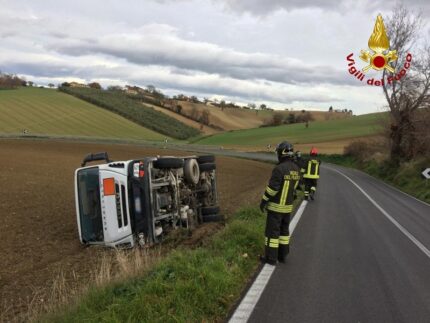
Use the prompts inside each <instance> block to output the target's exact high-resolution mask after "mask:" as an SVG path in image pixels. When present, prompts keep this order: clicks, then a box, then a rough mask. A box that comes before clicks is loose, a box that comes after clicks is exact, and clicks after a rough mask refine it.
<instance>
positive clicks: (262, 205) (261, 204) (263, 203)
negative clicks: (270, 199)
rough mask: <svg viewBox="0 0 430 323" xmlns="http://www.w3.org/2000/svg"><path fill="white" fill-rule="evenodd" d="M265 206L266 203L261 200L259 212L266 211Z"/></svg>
mask: <svg viewBox="0 0 430 323" xmlns="http://www.w3.org/2000/svg"><path fill="white" fill-rule="evenodd" d="M266 205H267V201H265V200H261V203H260V210H261V212H264V211H265V210H266Z"/></svg>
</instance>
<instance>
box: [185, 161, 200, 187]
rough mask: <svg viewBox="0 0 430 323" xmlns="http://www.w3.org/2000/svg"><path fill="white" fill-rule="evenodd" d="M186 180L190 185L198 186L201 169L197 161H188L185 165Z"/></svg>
mask: <svg viewBox="0 0 430 323" xmlns="http://www.w3.org/2000/svg"><path fill="white" fill-rule="evenodd" d="M184 176H185V180H186V181H187V182H188V183H189V184H197V183H198V182H199V179H200V169H199V164H198V163H197V160H195V159H187V160H186V161H185V165H184Z"/></svg>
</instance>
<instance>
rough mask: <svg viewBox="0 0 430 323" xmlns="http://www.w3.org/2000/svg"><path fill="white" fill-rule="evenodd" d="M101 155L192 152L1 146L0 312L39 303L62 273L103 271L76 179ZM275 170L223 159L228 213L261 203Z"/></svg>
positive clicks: (222, 192)
mask: <svg viewBox="0 0 430 323" xmlns="http://www.w3.org/2000/svg"><path fill="white" fill-rule="evenodd" d="M99 151H107V152H109V156H110V157H111V158H112V159H114V160H126V159H132V158H139V157H144V156H149V155H163V154H166V155H172V154H177V155H186V154H187V153H185V152H172V151H171V150H168V151H167V150H155V149H144V148H142V147H136V146H129V145H111V144H83V143H65V142H48V141H46V142H44V141H31V140H28V141H24V140H0V152H1V153H0V165H1V170H0V180H1V182H2V190H1V194H0V220H1V223H2V225H1V226H0V236H1V238H2V243H1V244H0V259H1V260H2V263H1V264H2V265H1V266H0V300H1V303H0V312H6V311H7V312H8V313H11V314H12V313H18V312H19V311H23V310H24V309H25V306H26V304H28V300H32V299H33V300H34V298H35V297H36V298H38V300H37V301H41V299H43V297H44V295H45V294H44V293H45V292H46V291H47V290H48V288H49V287H50V286H51V285H52V280H53V279H54V278H55V276H56V274H57V273H58V272H60V271H62V272H64V274H65V275H66V276H69V277H70V276H73V277H75V278H76V277H78V280H79V277H82V278H84V277H88V275H89V273H90V272H91V270H92V269H94V268H95V267H96V266H97V264H98V262H99V260H100V258H101V254H103V252H105V250H104V249H100V248H92V247H90V248H85V247H83V246H81V245H80V243H79V240H78V232H77V227H76V215H75V204H74V191H73V176H74V170H75V169H76V167H78V166H79V165H80V162H81V160H82V158H83V156H84V155H85V154H87V153H89V152H99ZM271 168H272V167H271V166H270V165H268V164H262V163H258V162H254V161H247V160H242V159H232V158H227V157H217V174H218V188H219V197H220V205H221V208H222V212H223V214H231V213H232V212H233V211H234V210H236V209H237V208H238V207H240V206H244V205H247V204H253V205H256V204H257V203H258V201H259V198H260V196H261V193H262V191H263V190H264V186H265V184H266V181H267V179H268V176H269V174H270V171H271ZM217 228H219V225H211V226H210V227H208V228H204V229H201V230H200V231H199V232H197V233H196V235H197V236H196V237H194V238H193V237H191V240H190V241H191V242H189V243H191V244H192V243H193V241H195V242H196V243H199V242H200V241H201V238H202V237H204V236H206V235H208V234H209V233H210V232H209V231H211V230H215V229H217ZM193 239H194V240H193ZM35 295H36V296H35ZM0 317H1V316H0Z"/></svg>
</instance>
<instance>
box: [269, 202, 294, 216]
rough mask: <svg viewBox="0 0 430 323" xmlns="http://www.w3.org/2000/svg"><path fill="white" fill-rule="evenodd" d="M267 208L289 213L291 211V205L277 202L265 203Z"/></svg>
mask: <svg viewBox="0 0 430 323" xmlns="http://www.w3.org/2000/svg"><path fill="white" fill-rule="evenodd" d="M267 209H268V210H270V211H273V212H278V213H291V212H292V211H293V205H292V204H290V205H280V204H277V203H273V202H269V203H268V204H267Z"/></svg>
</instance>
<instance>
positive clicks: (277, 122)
mask: <svg viewBox="0 0 430 323" xmlns="http://www.w3.org/2000/svg"><path fill="white" fill-rule="evenodd" d="M283 119H284V117H283V115H282V113H280V112H275V113H274V114H273V121H272V124H273V125H274V126H279V125H280V124H282V120H283Z"/></svg>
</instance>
